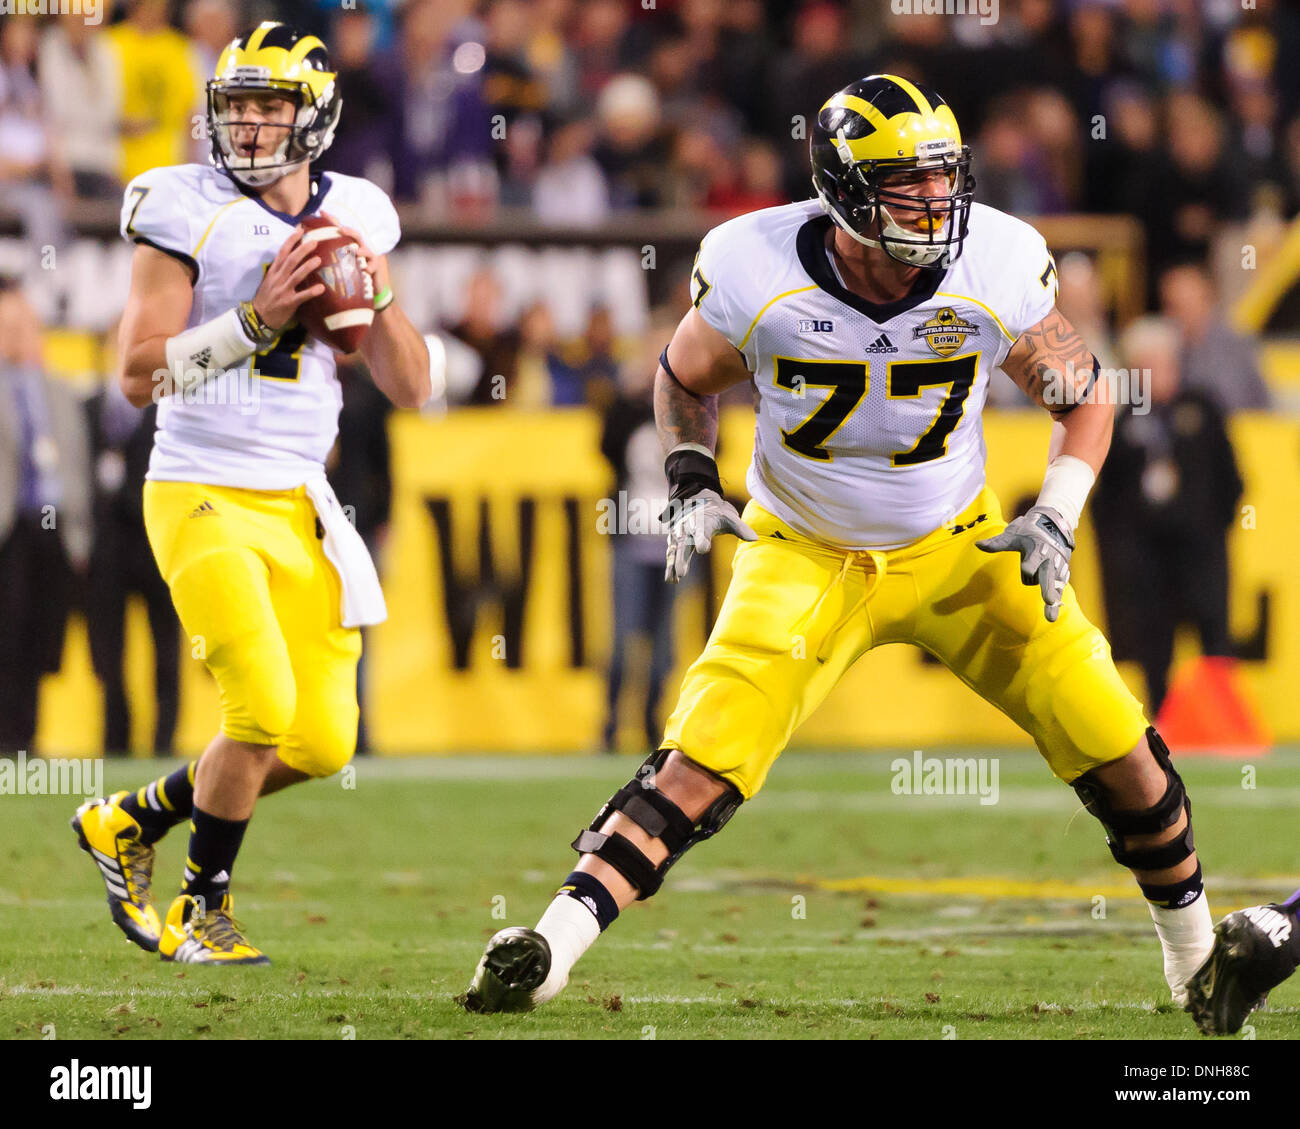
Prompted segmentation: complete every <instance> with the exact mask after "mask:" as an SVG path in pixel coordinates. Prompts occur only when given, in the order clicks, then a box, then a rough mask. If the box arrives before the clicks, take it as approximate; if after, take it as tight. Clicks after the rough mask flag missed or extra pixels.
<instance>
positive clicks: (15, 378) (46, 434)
mask: <svg viewBox="0 0 1300 1129" xmlns="http://www.w3.org/2000/svg"><path fill="white" fill-rule="evenodd" d="M42 353H43V348H42V341H41V326H40V321H39V318H38V317H37V314H36V311H35V310H34V309H33V308H32V305H31V303H29V302H28V301H27V299H26V298H25V297H24V296H23V294H22V292H21V291H20V290H19V289H18V287H17V285H16V284H15V283H13V282H10V281H4V280H0V623H2V624H3V625H4V630H2V631H0V753H12V752H16V751H18V750H20V749H25V750H27V751H28V752H31V751H33V741H34V738H35V736H36V706H37V698H38V692H39V689H40V679H41V675H42V674H46V673H50V672H52V671H56V670H58V669H59V666H60V665H61V662H62V655H63V635H64V628H65V626H66V622H67V616H68V611H69V608H70V606H71V605H72V604H73V603H74V599H75V590H76V587H77V576H78V575H79V574H81V573H83V572H84V569H85V566H86V561H87V558H88V556H89V553H90V537H91V533H90V465H89V461H90V460H89V451H88V443H87V437H86V423H85V417H84V414H83V411H82V406H81V404H80V402H79V401H78V399H77V397H76V395H75V394H74V393H73V391H72V389H71V388H69V387H68V386H66V385H63V384H60V383H59V382H58V381H54V380H50V379H48V378H47V377H46V375H45V372H44V368H43V361H42Z"/></svg>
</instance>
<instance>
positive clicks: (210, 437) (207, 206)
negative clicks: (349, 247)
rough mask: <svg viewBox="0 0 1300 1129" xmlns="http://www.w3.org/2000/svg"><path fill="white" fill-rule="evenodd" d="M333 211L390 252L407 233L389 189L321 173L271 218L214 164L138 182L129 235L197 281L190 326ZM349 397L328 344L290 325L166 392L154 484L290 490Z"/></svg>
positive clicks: (313, 463) (310, 471)
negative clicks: (217, 370) (265, 343)
mask: <svg viewBox="0 0 1300 1129" xmlns="http://www.w3.org/2000/svg"><path fill="white" fill-rule="evenodd" d="M319 212H324V213H328V214H329V215H330V216H332V217H333V218H334V219H336V220H338V221H339V222H340V223H341V224H343V226H345V227H351V228H353V229H355V230H356V231H358V232H360V233H361V235H362V236H363V237H364V239H365V241H366V243H367V244H368V245H369V246H370V248H371V250H373V251H375V252H376V253H377V254H380V255H386V254H387V253H388V252H389V251H391V250H392V249H393V247H394V246H395V245H396V244H397V241H398V238H399V237H400V234H401V231H400V228H399V225H398V220H397V213H396V211H395V210H394V209H393V205H392V202H391V201H390V200H389V199H388V196H387V195H386V194H385V193H384V191H383V190H382V189H380V188H378V187H377V186H375V185H373V184H371V183H370V182H369V181H368V180H362V179H360V178H358V177H353V176H343V175H341V174H339V173H333V172H327V173H318V174H315V175H314V177H313V180H312V195H311V198H310V199H309V200H308V202H307V206H306V208H304V209H303V211H302V213H301V215H298V216H289V215H285V214H284V213H282V212H277V211H274V210H273V209H272V208H270V207H269V206H268V205H266V204H264V203H263V202H262V201H261V200H260V199H259V198H258V197H256V196H254V195H252V194H251V193H249V192H246V191H245V190H244V189H243V188H241V186H240V185H239V184H238V183H236V182H235V181H234V180H232V179H231V178H230V177H229V176H227V175H226V174H225V173H224V172H221V171H219V170H218V169H216V168H213V167H211V166H209V165H197V164H194V165H172V166H169V167H165V168H157V169H153V170H151V171H149V172H146V173H142V174H141V175H140V176H138V177H136V178H135V179H134V180H133V181H131V183H130V184H129V185H127V188H126V196H125V199H124V201H123V204H122V235H123V236H124V237H125V238H126V239H128V240H130V241H131V242H134V243H145V244H148V245H149V246H151V247H156V248H157V249H158V250H160V251H165V252H166V253H167V254H169V255H171V256H173V257H174V258H176V259H179V260H180V261H181V262H183V263H185V264H186V266H188V267H189V269H190V273H191V275H192V276H193V277H194V305H193V307H192V308H191V310H190V318H189V325H190V326H191V327H192V326H196V325H201V324H202V323H204V322H206V321H211V320H212V319H213V318H215V317H217V316H218V315H220V314H222V313H224V312H225V311H226V310H229V309H230V308H231V307H232V306H235V305H237V304H238V303H240V302H243V301H246V300H248V299H250V298H252V297H253V295H254V294H255V293H256V292H257V288H258V286H259V285H260V284H261V281H262V276H263V275H264V274H265V272H266V268H267V267H268V266H270V264H271V261H272V260H273V259H274V258H275V255H276V252H277V251H278V250H279V249H280V246H281V244H283V243H284V241H285V240H286V239H287V238H288V237H289V234H290V232H292V230H293V229H294V227H296V226H297V224H298V221H299V220H300V219H302V218H303V216H307V215H314V214H316V213H319ZM342 402H343V399H342V392H341V389H340V387H339V382H338V377H337V375H336V373H335V364H334V353H333V351H332V350H331V349H330V347H329V346H328V345H326V344H324V343H323V342H321V341H318V340H316V339H315V338H314V337H309V336H308V335H307V333H306V331H305V330H303V329H302V328H301V327H298V326H296V325H295V326H291V327H290V328H289V329H287V330H285V332H284V333H283V334H281V335H280V339H279V341H277V342H276V343H275V344H274V345H272V346H270V347H269V348H267V349H265V350H263V351H262V352H260V353H256V354H254V355H253V356H252V357H250V358H249V359H248V360H247V361H245V362H244V363H243V365H241V366H240V367H239V369H238V370H232V371H231V372H229V373H222V374H221V375H219V376H214V377H210V378H209V379H208V380H207V381H205V382H204V383H203V384H202V385H201V386H199V387H198V388H197V389H193V390H191V391H189V392H186V393H183V394H178V395H176V396H165V397H163V398H162V400H161V401H160V402H159V405H158V431H157V434H156V436H155V438H154V447H153V454H152V455H151V457H150V459H149V473H148V477H149V478H151V479H160V480H172V481H183V482H206V483H211V484H213V485H217V486H241V487H245V488H248V489H253V490H288V489H292V488H294V487H296V486H301V485H302V484H303V483H305V482H306V481H307V480H308V479H310V478H313V477H315V476H318V475H319V474H321V472H322V467H323V466H324V462H325V456H326V455H327V454H328V453H329V450H330V447H331V446H332V445H333V443H334V438H335V436H336V434H337V433H338V417H339V408H340V407H341V406H342Z"/></svg>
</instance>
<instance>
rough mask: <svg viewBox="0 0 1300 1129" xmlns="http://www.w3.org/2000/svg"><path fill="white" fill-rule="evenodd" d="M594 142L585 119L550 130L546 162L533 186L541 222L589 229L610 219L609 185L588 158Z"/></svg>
mask: <svg viewBox="0 0 1300 1129" xmlns="http://www.w3.org/2000/svg"><path fill="white" fill-rule="evenodd" d="M595 140H596V134H595V129H594V127H593V126H592V123H591V122H590V121H589V120H588V119H586V118H578V119H575V120H572V121H567V122H561V123H558V124H557V125H556V126H555V128H554V129H553V130H552V132H551V135H550V138H549V139H548V140H547V141H546V150H547V155H546V161H545V163H544V164H543V165H542V167H541V168H540V169H539V170H538V172H537V177H536V181H535V183H534V185H533V209H534V211H535V212H536V214H537V218H538V219H539V220H540V221H541V222H542V223H545V224H554V225H557V226H559V225H563V226H573V227H588V226H594V225H596V224H599V223H602V222H603V221H604V220H605V219H606V218H607V217H608V216H609V210H610V203H609V185H608V183H607V182H606V180H605V173H604V172H603V171H602V169H601V167H600V163H599V162H598V161H597V160H596V158H595V157H593V156H592V155H591V150H592V146H593V145H594V144H595Z"/></svg>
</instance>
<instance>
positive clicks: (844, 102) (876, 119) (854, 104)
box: [822, 94, 889, 129]
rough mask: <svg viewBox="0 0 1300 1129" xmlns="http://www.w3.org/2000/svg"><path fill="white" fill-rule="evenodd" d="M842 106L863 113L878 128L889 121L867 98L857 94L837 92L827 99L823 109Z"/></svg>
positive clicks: (881, 127)
mask: <svg viewBox="0 0 1300 1129" xmlns="http://www.w3.org/2000/svg"><path fill="white" fill-rule="evenodd" d="M840 106H842V107H844V109H846V110H853V111H854V112H855V113H858V114H861V115H862V116H863V117H864V118H866V119H867V121H869V122H870V123H871V124H872V125H874V126H875V127H876V128H877V129H883V128H884V127H885V125H886V123H887V122H888V121H889V119H888V118H887V117H885V115H884V114H882V113H881V112H880V111H879V110H877V109H876V107H875V106H873V105H872V104H871V103H870V102H868V101H867V100H866V99H864V98H859V97H858V96H857V95H856V94H836V95H834V96H833V97H832V98H830V99H828V100H827V102H826V105H825V106H823V107H822V109H823V110H824V109H826V108H827V107H830V108H832V109H835V108H838V107H840Z"/></svg>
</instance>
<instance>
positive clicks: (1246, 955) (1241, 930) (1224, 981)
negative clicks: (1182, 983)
mask: <svg viewBox="0 0 1300 1129" xmlns="http://www.w3.org/2000/svg"><path fill="white" fill-rule="evenodd" d="M1214 934H1215V936H1214V948H1213V949H1212V950H1211V952H1210V955H1209V956H1208V957H1207V958H1206V960H1205V963H1204V964H1203V965H1201V967H1200V968H1198V969H1197V970H1196V972H1195V973H1193V974H1192V978H1191V979H1190V980H1189V981H1188V982H1187V1007H1186V1009H1185V1010H1187V1011H1189V1012H1191V1014H1192V1019H1193V1020H1194V1021H1195V1023H1196V1026H1197V1027H1199V1028H1200V1030H1201V1033H1202V1034H1204V1035H1235V1034H1236V1033H1237V1032H1238V1031H1240V1030H1241V1025H1242V1024H1243V1023H1245V1022H1246V1017H1247V1016H1248V1015H1250V1013H1251V1012H1253V1011H1256V1010H1257V1009H1259V1008H1261V1007H1263V1006H1264V1004H1265V1003H1267V1002H1268V993H1269V992H1270V991H1272V989H1274V988H1276V987H1277V986H1278V985H1279V984H1281V983H1282V981H1283V980H1285V979H1286V978H1287V977H1288V976H1290V975H1291V974H1292V973H1293V972H1294V971H1295V970H1296V964H1297V956H1298V954H1297V942H1298V941H1300V938H1297V937H1296V936H1295V934H1296V919H1295V918H1294V917H1293V916H1292V915H1291V914H1290V913H1288V912H1287V910H1286V909H1285V908H1284V907H1282V906H1278V905H1275V904H1274V905H1267V906H1251V907H1250V908H1249V909H1241V910H1237V911H1236V913H1230V914H1228V916H1227V917H1225V918H1224V919H1223V920H1222V921H1220V922H1219V924H1218V925H1216V926H1215V927H1214Z"/></svg>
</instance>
